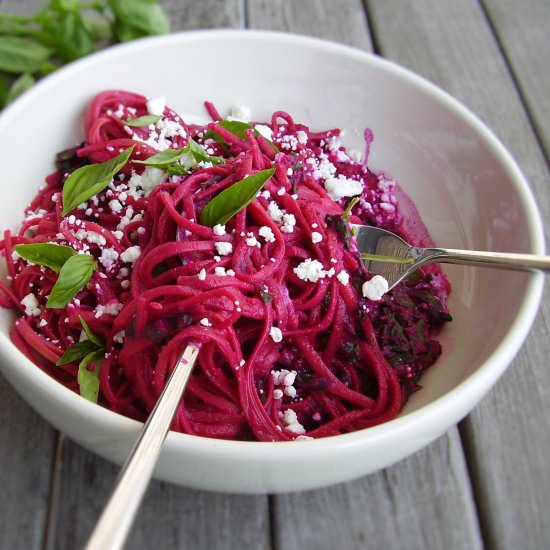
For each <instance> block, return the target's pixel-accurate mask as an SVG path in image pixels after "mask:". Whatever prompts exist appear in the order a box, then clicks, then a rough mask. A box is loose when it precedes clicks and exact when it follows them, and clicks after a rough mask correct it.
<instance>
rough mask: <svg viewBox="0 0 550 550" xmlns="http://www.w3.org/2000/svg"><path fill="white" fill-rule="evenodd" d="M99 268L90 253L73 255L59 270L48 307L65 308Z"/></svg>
mask: <svg viewBox="0 0 550 550" xmlns="http://www.w3.org/2000/svg"><path fill="white" fill-rule="evenodd" d="M96 268H97V262H96V261H95V260H94V259H93V258H92V257H91V256H89V255H88V254H76V255H75V256H71V257H70V258H69V259H68V260H67V261H66V262H65V263H64V264H63V267H62V268H61V270H60V271H59V277H58V278H57V281H56V283H55V285H54V286H53V288H52V291H51V293H50V296H49V298H48V301H47V303H46V307H48V308H63V307H65V306H66V305H67V304H68V303H69V302H70V301H71V300H72V299H73V298H74V296H75V294H76V293H77V292H78V291H79V290H81V289H82V288H84V287H85V286H86V285H87V284H88V281H89V280H90V279H91V277H92V275H93V273H94V271H95V270H96Z"/></svg>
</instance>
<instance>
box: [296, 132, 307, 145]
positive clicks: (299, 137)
mask: <svg viewBox="0 0 550 550" xmlns="http://www.w3.org/2000/svg"><path fill="white" fill-rule="evenodd" d="M296 139H297V140H298V143H301V144H302V145H303V144H304V143H307V134H306V133H305V132H304V131H303V130H298V131H297V132H296Z"/></svg>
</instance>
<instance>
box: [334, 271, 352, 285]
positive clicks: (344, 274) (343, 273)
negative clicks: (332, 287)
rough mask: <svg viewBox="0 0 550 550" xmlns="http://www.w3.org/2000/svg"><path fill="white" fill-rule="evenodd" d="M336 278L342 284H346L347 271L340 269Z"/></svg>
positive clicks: (347, 281)
mask: <svg viewBox="0 0 550 550" xmlns="http://www.w3.org/2000/svg"><path fill="white" fill-rule="evenodd" d="M336 278H337V279H338V280H339V281H340V282H341V283H342V284H343V285H344V286H347V285H348V283H349V273H348V272H347V271H343V270H342V271H340V273H338V275H336Z"/></svg>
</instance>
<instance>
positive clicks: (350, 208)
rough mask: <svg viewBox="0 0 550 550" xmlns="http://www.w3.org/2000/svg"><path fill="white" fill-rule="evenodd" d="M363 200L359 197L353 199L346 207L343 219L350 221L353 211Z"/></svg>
mask: <svg viewBox="0 0 550 550" xmlns="http://www.w3.org/2000/svg"><path fill="white" fill-rule="evenodd" d="M360 200H361V199H360V198H359V197H353V198H352V199H351V200H350V201H349V203H348V205H347V206H346V209H345V210H344V211H343V212H342V217H343V218H345V219H346V220H349V217H350V215H351V211H352V210H353V207H354V206H355V205H356V204H357V203H358V202H359V201H360Z"/></svg>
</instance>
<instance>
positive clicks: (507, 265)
mask: <svg viewBox="0 0 550 550" xmlns="http://www.w3.org/2000/svg"><path fill="white" fill-rule="evenodd" d="M413 255H416V256H417V259H418V260H420V261H421V263H422V264H429V263H434V262H442V263H447V264H462V265H476V266H481V267H495V268H497V269H510V270H513V271H538V270H542V271H550V256H541V255H538V254H515V253H509V252H481V251H476V250H457V249H455V248H416V249H413Z"/></svg>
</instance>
